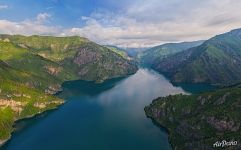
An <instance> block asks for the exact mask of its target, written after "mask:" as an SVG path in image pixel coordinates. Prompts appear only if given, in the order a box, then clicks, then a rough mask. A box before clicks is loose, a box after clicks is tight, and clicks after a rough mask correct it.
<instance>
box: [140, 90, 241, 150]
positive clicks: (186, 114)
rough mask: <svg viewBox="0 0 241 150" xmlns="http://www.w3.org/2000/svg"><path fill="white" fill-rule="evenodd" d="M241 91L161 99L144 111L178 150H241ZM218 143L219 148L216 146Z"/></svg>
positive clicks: (219, 91) (218, 91) (221, 91)
mask: <svg viewBox="0 0 241 150" xmlns="http://www.w3.org/2000/svg"><path fill="white" fill-rule="evenodd" d="M240 97H241V89H240V88H227V89H221V90H217V91H213V92H206V93H203V94H198V95H175V96H168V97H163V98H158V99H156V100H154V101H153V102H152V104H151V105H150V106H148V107H146V108H145V112H146V115H147V116H148V117H150V118H152V119H154V120H155V121H156V122H157V123H158V124H160V125H162V126H164V127H166V128H167V129H168V130H169V132H170V141H171V144H172V145H173V147H174V148H175V149H177V150H179V149H180V150H182V149H190V150H191V149H215V146H216V145H217V147H219V146H218V145H222V144H220V143H222V141H223V140H225V141H226V142H230V143H233V144H231V145H224V147H223V148H225V149H239V148H241V144H240V139H241V117H240V113H241V109H240V108H241V99H240ZM215 143H216V145H215Z"/></svg>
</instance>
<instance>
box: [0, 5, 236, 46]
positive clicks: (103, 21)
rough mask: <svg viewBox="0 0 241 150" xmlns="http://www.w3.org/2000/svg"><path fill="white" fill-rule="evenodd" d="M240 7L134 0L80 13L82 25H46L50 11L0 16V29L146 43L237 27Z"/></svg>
mask: <svg viewBox="0 0 241 150" xmlns="http://www.w3.org/2000/svg"><path fill="white" fill-rule="evenodd" d="M124 1H126V0H124ZM240 8H241V1H240V0H222V1H220V0H202V1H199V0H170V1H164V0H148V1H144V0H133V1H131V2H130V1H129V3H128V5H125V7H124V9H120V12H115V13H113V12H109V11H107V10H97V11H95V12H93V13H92V14H91V15H90V16H82V17H81V20H82V21H84V22H85V25H84V26H83V27H78V26H77V27H73V28H61V27H58V26H51V25H46V23H48V20H49V19H50V17H51V15H49V14H47V13H41V14H39V15H38V16H37V17H36V19H35V20H25V21H22V22H10V21H7V20H0V32H1V33H12V34H16V33H18V34H28V35H29V34H51V35H58V36H59V35H60V36H65V35H79V36H84V37H87V38H89V39H90V40H93V41H95V42H98V43H100V44H113V45H117V46H122V47H148V46H154V45H158V44H162V43H166V42H179V41H194V40H200V39H208V38H210V37H212V36H214V35H216V34H220V33H223V32H227V31H230V30H232V29H235V28H240V27H241V19H240V18H241V11H240Z"/></svg>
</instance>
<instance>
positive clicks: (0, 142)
mask: <svg viewBox="0 0 241 150" xmlns="http://www.w3.org/2000/svg"><path fill="white" fill-rule="evenodd" d="M64 104H65V101H63V103H62V104H60V105H59V106H56V107H55V108H52V109H48V110H46V111H43V112H39V113H36V114H34V115H30V116H26V117H24V118H21V119H17V120H15V121H14V124H13V126H12V127H13V131H12V132H11V135H10V137H8V138H7V139H4V140H0V149H1V148H2V147H3V146H4V145H6V144H7V143H8V142H9V141H10V140H11V138H12V136H13V135H14V133H15V131H16V130H15V129H16V128H14V127H15V126H16V124H17V123H18V122H20V121H24V120H29V119H33V118H35V117H38V116H40V115H42V114H44V113H48V112H50V111H54V110H57V109H59V108H60V107H61V106H62V105H64Z"/></svg>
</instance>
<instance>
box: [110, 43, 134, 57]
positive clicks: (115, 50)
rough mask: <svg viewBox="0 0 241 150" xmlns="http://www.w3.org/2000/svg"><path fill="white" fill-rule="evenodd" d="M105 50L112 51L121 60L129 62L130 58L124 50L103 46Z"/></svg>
mask: <svg viewBox="0 0 241 150" xmlns="http://www.w3.org/2000/svg"><path fill="white" fill-rule="evenodd" d="M105 47H106V48H108V49H110V50H112V51H113V52H115V53H117V54H119V55H120V56H122V57H123V58H125V59H127V60H130V59H131V58H130V57H129V56H128V54H127V53H126V52H125V50H124V49H122V48H119V47H117V46H112V45H105Z"/></svg>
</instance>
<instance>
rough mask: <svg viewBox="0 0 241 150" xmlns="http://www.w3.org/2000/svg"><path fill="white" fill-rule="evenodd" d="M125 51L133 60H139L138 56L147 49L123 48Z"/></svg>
mask: <svg viewBox="0 0 241 150" xmlns="http://www.w3.org/2000/svg"><path fill="white" fill-rule="evenodd" d="M123 49H124V51H126V53H127V54H128V55H129V56H130V57H133V58H137V57H138V55H139V54H140V53H142V52H144V51H146V50H147V49H149V48H147V47H142V48H141V47H140V48H131V47H126V48H123Z"/></svg>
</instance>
